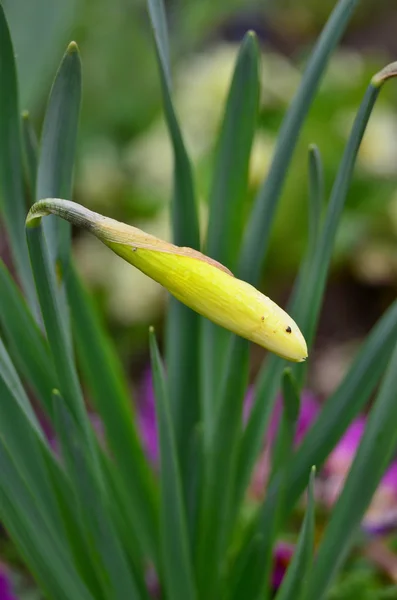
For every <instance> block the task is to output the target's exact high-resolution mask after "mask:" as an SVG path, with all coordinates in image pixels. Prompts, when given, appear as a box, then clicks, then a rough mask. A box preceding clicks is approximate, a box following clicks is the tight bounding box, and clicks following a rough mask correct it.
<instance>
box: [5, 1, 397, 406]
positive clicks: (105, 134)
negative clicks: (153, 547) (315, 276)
mask: <svg viewBox="0 0 397 600" xmlns="http://www.w3.org/2000/svg"><path fill="white" fill-rule="evenodd" d="M3 3H4V5H5V10H6V14H7V16H8V19H9V22H10V26H11V29H12V33H13V39H14V44H15V50H16V55H17V62H18V69H19V79H20V105H21V110H22V109H28V110H29V111H30V114H31V117H32V120H33V122H34V124H35V126H36V128H37V131H39V130H40V125H41V120H42V115H43V111H44V109H45V103H46V98H47V96H48V93H49V89H50V85H51V81H52V78H53V76H54V72H55V70H56V68H57V65H58V64H59V61H60V60H61V57H62V54H63V52H64V50H65V47H66V45H67V43H68V42H69V41H70V40H71V39H74V40H76V41H77V43H78V45H79V47H80V50H81V55H82V60H83V76H84V94H83V105H82V114H81V127H80V135H79V143H78V157H77V166H76V173H75V194H74V199H75V200H77V201H78V202H81V203H82V204H84V205H86V206H87V207H89V208H92V209H94V210H97V211H99V212H103V213H105V214H107V215H109V216H113V217H115V218H117V219H120V220H122V221H126V222H128V223H133V224H134V225H136V226H138V227H140V228H142V229H144V230H146V231H148V232H150V233H153V234H155V235H158V236H159V237H162V238H165V239H169V237H170V227H169V220H168V205H169V202H170V196H171V187H172V159H171V152H170V145H169V141H168V137H167V132H166V128H165V125H164V120H163V116H162V110H161V98H160V89H159V79H158V74H157V71H156V65H155V56H154V49H153V43H152V39H151V33H150V29H149V24H148V18H147V15H146V8H145V3H144V2H143V0H112V2H109V1H107V0H31V1H30V2H29V3H26V2H25V1H24V0H3ZM333 5H334V1H333V0H323V2H321V3H319V2H316V1H315V0H300V1H299V2H293V1H292V0H279V1H278V2H263V1H262V0H261V1H259V0H249V1H247V0H228V1H226V0H216V1H213V0H199V1H198V0H188V1H184V2H181V1H179V0H169V1H168V2H167V11H168V20H169V26H170V37H171V51H172V62H173V78H174V89H175V103H176V107H177V110H178V114H179V117H180V121H181V124H182V128H183V132H184V135H185V138H186V142H187V146H188V149H189V151H190V156H191V159H192V161H193V163H194V167H195V179H196V185H197V191H198V199H199V203H200V214H201V219H202V224H203V231H204V232H205V223H206V215H207V197H208V189H209V185H210V182H211V175H212V172H211V169H212V155H213V151H214V145H215V143H216V139H217V132H218V128H219V124H220V115H221V113H222V110H223V104H224V101H225V97H226V94H227V90H228V85H229V81H230V77H231V73H232V70H233V65H234V61H235V58H236V54H237V48H238V44H239V42H240V40H241V38H242V36H243V34H244V32H245V31H246V30H247V29H253V30H255V31H256V32H257V34H258V36H259V39H260V43H261V49H262V54H263V56H262V64H261V69H262V74H261V75H262V95H261V108H260V119H259V123H258V131H257V135H256V139H255V143H254V148H253V153H252V159H251V165H250V179H249V192H248V194H247V200H246V206H247V211H248V210H249V208H250V205H251V203H252V200H253V198H254V195H255V192H256V191H257V189H258V186H259V184H260V182H261V181H262V180H263V178H264V177H265V176H266V171H267V169H268V166H269V163H270V160H271V156H272V152H273V148H274V144H275V140H276V136H277V132H278V129H279V126H280V123H281V120H282V118H283V116H284V114H285V111H286V109H287V107H288V105H289V103H290V101H291V98H292V96H293V94H294V91H295V90H296V88H297V85H298V83H299V79H300V73H301V70H302V68H303V65H304V63H305V56H306V54H307V52H308V50H309V49H310V48H311V45H312V43H313V41H314V40H315V38H316V36H317V35H318V33H319V31H320V30H321V28H322V26H323V25H324V23H325V20H326V18H327V17H328V15H329V12H330V10H331V9H332V7H333ZM396 28H397V11H396V10H395V7H393V6H392V3H390V2H387V1H386V0H363V1H362V2H361V5H360V9H359V10H358V11H357V12H356V15H355V18H354V19H353V21H352V24H351V26H350V28H349V31H348V34H347V36H346V37H345V39H344V41H343V44H342V46H341V47H340V49H339V50H338V52H337V53H336V54H335V56H334V58H333V59H332V61H331V64H330V67H329V69H328V72H327V75H326V77H325V80H324V82H323V84H322V86H321V91H320V93H319V95H318V97H317V99H316V101H315V103H314V105H313V108H312V110H311V112H310V115H309V119H308V121H307V124H306V126H305V128H304V131H303V133H302V136H301V141H300V144H299V146H298V149H297V152H296V154H295V158H294V161H293V164H292V167H291V169H290V173H289V177H288V182H287V185H286V187H285V189H284V193H283V198H282V203H281V207H280V210H279V212H278V215H277V221H276V226H275V228H274V232H273V238H272V244H271V248H270V252H269V255H268V260H267V263H266V267H265V270H264V273H263V290H264V291H265V293H267V294H268V295H270V296H272V297H274V299H275V300H277V301H279V302H281V303H284V302H285V300H286V298H287V296H288V293H289V290H290V288H291V284H292V282H293V278H294V275H295V273H296V269H297V265H298V264H299V261H300V259H301V257H302V253H303V252H304V249H305V243H306V238H307V215H306V207H307V195H308V189H307V188H308V184H307V148H308V145H309V144H310V143H312V142H315V143H317V144H318V145H319V147H320V150H321V152H322V155H323V159H324V170H325V181H326V190H327V193H329V191H330V188H331V185H332V182H333V178H334V176H335V174H336V169H337V166H338V162H339V160H340V157H341V154H342V151H343V147H344V144H345V142H346V139H347V135H348V132H349V127H350V124H351V122H352V118H353V116H354V113H355V111H356V110H357V107H358V105H359V103H360V100H361V97H362V95H363V92H364V90H365V88H366V85H367V83H368V81H369V79H370V77H371V76H372V74H373V73H374V72H376V71H377V70H378V69H379V68H381V67H383V66H384V65H385V64H386V63H387V62H389V61H391V60H393V59H396V58H397V36H396V35H395V31H396ZM396 183H397V87H396V86H395V85H390V86H386V88H385V90H384V91H382V95H381V98H380V100H379V102H378V104H377V108H376V110H375V113H374V115H373V118H372V120H371V122H370V126H369V128H368V132H367V134H366V137H365V140H364V142H363V146H362V151H361V153H360V157H359V161H358V165H357V168H356V172H355V177H354V182H353V185H352V187H351V190H350V193H349V197H348V201H347V209H346V211H345V215H344V219H343V225H342V228H341V230H340V234H339V237H338V245H337V252H336V254H335V257H334V267H333V273H332V279H331V281H330V285H329V287H328V292H327V296H326V300H325V306H324V310H323V315H322V320H321V325H320V332H319V336H318V341H317V344H316V351H315V353H314V354H313V359H312V361H311V381H310V386H311V388H312V389H313V390H314V391H315V392H316V393H317V394H318V395H320V396H323V395H325V394H327V393H328V392H329V391H330V389H332V388H333V387H334V386H335V385H336V383H337V381H338V380H339V378H340V377H341V375H342V373H343V371H344V369H345V366H346V365H347V364H348V362H349V361H348V359H349V357H350V356H351V354H352V352H354V350H355V349H356V347H357V345H358V344H359V343H360V339H361V338H362V337H363V336H364V335H365V334H366V332H367V331H368V330H369V328H370V327H371V326H372V324H373V323H374V322H375V320H376V319H377V318H378V316H379V315H380V314H381V313H382V311H383V310H384V308H385V307H386V306H387V304H388V303H389V302H390V299H391V298H393V297H394V295H395V286H396V279H397V278H396V275H397V253H396V251H395V249H396V241H397V240H396V237H397V185H396ZM2 246H3V253H4V252H6V249H5V244H4V240H3V242H2ZM74 247H75V255H76V259H77V261H78V263H79V266H80V269H81V272H82V274H83V276H84V279H85V281H86V282H87V283H88V285H89V286H90V288H91V289H92V291H93V292H94V293H95V296H96V298H97V301H98V303H99V304H100V306H101V308H102V309H103V312H104V314H105V316H106V319H107V322H108V326H109V328H110V330H111V332H112V335H113V336H114V338H115V339H116V342H117V345H118V350H119V352H120V354H121V355H122V357H123V360H124V363H125V364H126V366H127V367H128V368H129V369H131V373H132V374H134V373H139V372H140V371H141V369H142V367H143V365H144V364H145V363H146V361H147V326H148V325H149V324H153V323H154V324H156V325H157V326H159V327H160V329H161V324H162V321H163V316H164V310H165V302H166V296H165V294H164V292H163V290H162V289H161V288H160V286H158V285H157V284H156V283H154V282H152V281H151V280H150V279H148V278H146V277H145V276H143V275H142V274H140V273H139V272H138V271H136V270H134V269H132V268H131V267H130V266H129V265H128V264H126V263H124V262H123V261H121V260H120V259H118V258H117V257H116V256H115V255H113V254H112V253H111V252H109V251H108V250H107V249H106V248H105V247H104V246H102V245H101V244H99V243H98V242H97V240H96V239H94V238H92V237H90V236H89V235H88V234H84V233H83V234H81V233H80V234H78V235H77V236H76V238H75V246H74ZM262 357H263V355H262V353H261V352H260V351H259V350H258V351H257V350H255V351H254V352H253V374H254V373H255V371H256V370H257V368H258V365H259V363H260V361H261V360H262Z"/></svg>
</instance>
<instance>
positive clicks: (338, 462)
mask: <svg viewBox="0 0 397 600" xmlns="http://www.w3.org/2000/svg"><path fill="white" fill-rule="evenodd" d="M365 425H366V417H365V416H363V415H361V416H359V417H358V418H357V419H355V421H353V423H352V424H351V425H350V427H349V428H348V429H347V431H346V433H345V435H344V436H343V437H342V439H341V440H340V442H339V443H338V445H337V446H336V447H335V449H334V450H333V451H332V452H331V454H330V455H329V457H328V459H327V462H326V463H325V466H324V470H323V481H322V482H320V489H321V494H320V496H321V500H322V501H323V502H324V504H325V505H326V506H327V507H329V508H330V507H331V506H332V505H333V504H334V503H335V502H336V500H337V499H338V497H339V494H340V493H341V491H342V488H343V485H344V482H345V480H346V477H347V475H348V472H349V469H350V466H351V464H352V462H353V460H354V456H355V454H356V452H357V449H358V447H359V445H360V442H361V438H362V436H363V434H364V431H365ZM362 526H363V528H364V529H365V530H366V531H367V532H368V533H372V534H382V533H387V532H388V531H389V530H390V529H394V528H396V526H397V462H393V463H392V464H391V465H390V467H389V468H388V470H387V471H386V473H385V475H384V476H383V478H382V480H381V482H380V484H379V486H378V489H377V490H376V492H375V495H374V497H373V498H372V502H371V504H370V506H369V508H368V511H367V513H366V515H365V517H364V519H363V523H362Z"/></svg>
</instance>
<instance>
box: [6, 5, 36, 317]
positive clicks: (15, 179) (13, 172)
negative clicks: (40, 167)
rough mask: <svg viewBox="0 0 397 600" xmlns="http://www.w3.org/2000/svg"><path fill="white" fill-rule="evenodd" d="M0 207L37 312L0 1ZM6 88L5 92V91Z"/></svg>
mask: <svg viewBox="0 0 397 600" xmlns="http://www.w3.org/2000/svg"><path fill="white" fill-rule="evenodd" d="M0 89H2V90H3V93H2V94H0V208H1V211H2V213H3V217H4V220H5V222H6V225H7V232H8V237H9V242H10V246H11V251H12V256H13V260H14V263H15V267H16V270H17V274H18V278H19V280H20V283H21V285H22V287H23V290H24V292H25V294H26V297H27V299H28V303H29V306H30V307H31V308H32V309H33V310H34V311H35V314H36V313H37V298H36V293H35V289H34V282H33V278H32V273H31V271H30V268H29V254H28V249H27V245H26V239H25V235H24V227H25V214H26V201H25V196H24V191H23V166H22V145H21V127H20V116H19V106H18V88H17V73H16V65H15V60H14V50H13V47H12V42H11V37H10V32H9V29H8V26H7V21H6V18H5V15H4V9H3V7H2V6H1V5H0ZM4 90H6V93H4Z"/></svg>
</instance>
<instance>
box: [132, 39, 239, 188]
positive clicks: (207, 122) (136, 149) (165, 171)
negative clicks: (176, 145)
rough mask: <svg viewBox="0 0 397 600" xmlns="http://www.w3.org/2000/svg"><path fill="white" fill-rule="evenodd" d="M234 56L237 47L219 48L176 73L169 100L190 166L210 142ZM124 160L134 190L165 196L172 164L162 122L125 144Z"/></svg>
mask: <svg viewBox="0 0 397 600" xmlns="http://www.w3.org/2000/svg"><path fill="white" fill-rule="evenodd" d="M237 53H238V46H237V45H236V44H221V45H219V46H216V47H215V48H210V49H208V50H206V51H205V52H203V53H200V54H197V55H194V56H193V57H189V59H188V60H187V61H186V62H184V63H182V64H181V65H180V67H179V69H178V71H177V72H176V75H175V83H174V92H173V100H174V104H175V108H176V112H177V114H178V119H179V122H180V126H181V128H182V131H183V135H184V139H185V143H186V147H187V150H188V153H189V156H190V158H191V160H192V161H193V162H197V161H199V160H200V159H201V158H202V157H203V156H204V155H205V154H206V152H208V151H209V150H210V148H211V147H212V145H213V143H214V140H215V137H216V132H217V129H218V127H219V124H220V119H221V116H222V111H223V107H224V103H225V100H226V96H227V92H228V88H229V85H230V80H231V77H232V73H233V67H234V63H235V60H236V57H237ZM124 161H125V165H126V167H127V169H129V171H130V173H131V177H132V178H133V180H134V184H135V185H137V186H138V187H141V188H143V189H146V190H149V191H151V192H152V193H155V194H158V196H159V197H160V198H163V199H164V200H166V199H168V198H169V197H170V193H171V186H172V168H173V159H172V149H171V143H170V140H169V135H168V132H167V128H166V125H165V123H164V119H163V117H161V118H159V119H158V120H157V121H156V122H155V123H153V125H152V126H151V127H150V129H149V130H148V131H147V132H145V134H143V135H142V136H140V137H139V138H138V139H136V140H134V141H133V142H132V143H131V144H130V145H129V147H128V148H127V150H126V153H125V156H124Z"/></svg>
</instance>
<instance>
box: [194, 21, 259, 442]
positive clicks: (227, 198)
mask: <svg viewBox="0 0 397 600" xmlns="http://www.w3.org/2000/svg"><path fill="white" fill-rule="evenodd" d="M258 103H259V51H258V44H257V40H256V37H255V34H253V33H252V32H249V33H247V34H246V35H245V37H244V40H243V42H242V44H241V47H240V51H239V54H238V57H237V61H236V66H235V69H234V74H233V79H232V82H231V86H230V90H229V94H228V99H227V101H226V107H225V116H224V119H223V124H222V127H221V131H220V136H219V140H218V147H217V152H216V157H215V167H214V176H213V180H212V188H211V192H210V198H209V206H210V214H209V222H208V233H207V245H206V254H208V255H209V256H211V257H212V258H214V259H215V260H218V261H219V262H221V263H222V264H224V265H226V266H227V267H228V268H229V269H231V270H232V271H233V269H234V268H235V266H236V262H237V257H238V251H239V247H240V242H241V237H242V233H243V224H244V206H245V199H246V194H247V182H248V166H249V159H250V153H251V147H252V141H253V137H254V133H255V128H256V121H257V114H258ZM202 327H203V333H202V336H203V339H202V352H203V360H202V381H203V385H202V406H203V421H204V424H205V430H206V431H205V433H207V430H208V429H209V428H210V427H211V426H212V423H211V421H213V419H214V414H215V410H214V409H215V406H216V402H217V398H218V394H217V391H219V385H220V380H221V377H220V373H222V369H223V364H224V358H225V355H226V352H227V343H228V341H229V340H230V337H231V336H230V334H229V333H228V332H227V331H226V330H225V329H222V328H221V327H217V326H216V325H214V324H213V323H211V322H210V321H208V320H207V319H203V320H202Z"/></svg>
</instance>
